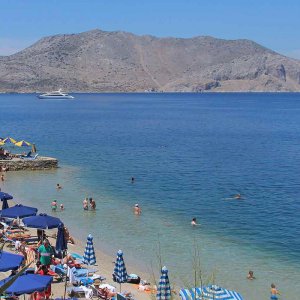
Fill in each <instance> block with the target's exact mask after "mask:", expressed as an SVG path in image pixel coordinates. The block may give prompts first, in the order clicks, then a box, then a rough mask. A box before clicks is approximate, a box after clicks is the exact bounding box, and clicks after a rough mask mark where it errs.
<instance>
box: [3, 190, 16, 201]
mask: <svg viewBox="0 0 300 300" xmlns="http://www.w3.org/2000/svg"><path fill="white" fill-rule="evenodd" d="M13 198H14V197H13V196H12V195H10V194H7V193H4V192H0V199H1V201H3V200H11V199H13Z"/></svg>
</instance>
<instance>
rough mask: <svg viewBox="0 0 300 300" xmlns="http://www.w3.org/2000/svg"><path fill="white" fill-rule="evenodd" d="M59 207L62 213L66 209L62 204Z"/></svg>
mask: <svg viewBox="0 0 300 300" xmlns="http://www.w3.org/2000/svg"><path fill="white" fill-rule="evenodd" d="M59 207H60V210H61V211H62V210H64V209H65V207H64V205H63V204H62V203H61V204H60V206H59Z"/></svg>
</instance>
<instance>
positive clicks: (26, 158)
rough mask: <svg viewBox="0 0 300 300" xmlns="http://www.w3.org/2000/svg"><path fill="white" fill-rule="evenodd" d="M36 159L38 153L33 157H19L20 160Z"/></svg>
mask: <svg viewBox="0 0 300 300" xmlns="http://www.w3.org/2000/svg"><path fill="white" fill-rule="evenodd" d="M37 157H38V153H37V154H36V155H35V156H29V157H26V156H21V158H22V159H25V160H35V159H37Z"/></svg>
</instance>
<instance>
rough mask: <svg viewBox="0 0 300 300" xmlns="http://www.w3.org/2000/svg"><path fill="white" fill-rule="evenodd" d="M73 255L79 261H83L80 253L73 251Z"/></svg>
mask: <svg viewBox="0 0 300 300" xmlns="http://www.w3.org/2000/svg"><path fill="white" fill-rule="evenodd" d="M71 256H72V257H73V258H74V259H75V260H76V261H78V262H79V263H82V262H83V256H82V255H80V254H78V253H71Z"/></svg>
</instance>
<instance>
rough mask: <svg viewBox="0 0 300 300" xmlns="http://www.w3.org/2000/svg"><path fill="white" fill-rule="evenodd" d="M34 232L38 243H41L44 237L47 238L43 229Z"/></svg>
mask: <svg viewBox="0 0 300 300" xmlns="http://www.w3.org/2000/svg"><path fill="white" fill-rule="evenodd" d="M36 233H37V237H38V241H39V242H40V243H42V242H43V241H44V239H45V238H47V236H46V233H45V230H43V229H37V231H36Z"/></svg>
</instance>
